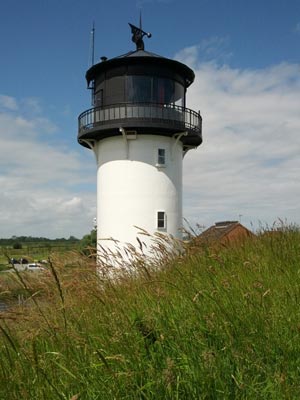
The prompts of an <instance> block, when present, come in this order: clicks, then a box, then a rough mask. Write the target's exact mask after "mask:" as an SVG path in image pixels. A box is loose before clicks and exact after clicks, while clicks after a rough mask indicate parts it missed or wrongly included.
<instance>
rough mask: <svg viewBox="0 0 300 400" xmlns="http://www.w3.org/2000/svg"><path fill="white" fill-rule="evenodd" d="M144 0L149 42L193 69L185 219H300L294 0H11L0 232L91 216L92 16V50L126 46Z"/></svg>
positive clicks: (57, 225)
mask: <svg viewBox="0 0 300 400" xmlns="http://www.w3.org/2000/svg"><path fill="white" fill-rule="evenodd" d="M140 9H142V13H143V27H144V29H145V30H147V31H150V32H151V33H152V35H153V36H152V38H151V39H149V40H148V39H145V46H146V49H147V50H149V51H153V52H155V53H158V54H161V55H163V56H165V57H169V58H176V59H178V60H180V61H182V62H184V63H187V64H188V65H189V66H190V67H192V68H193V69H194V70H195V73H196V80H195V83H194V85H193V87H192V88H190V91H189V92H188V106H189V107H190V108H193V109H195V110H198V109H200V110H201V113H202V116H203V136H204V143H203V145H202V146H200V147H199V149H198V150H196V151H192V152H190V153H189V154H188V155H187V157H186V158H185V161H184V164H185V166H184V215H185V217H186V218H187V219H188V220H189V221H190V222H191V223H192V224H196V223H199V224H200V225H204V226H208V225H210V224H212V223H214V222H215V221H217V220H220V219H221V220H222V219H239V218H241V220H242V223H244V224H245V225H247V226H249V227H251V225H254V226H255V227H256V226H258V225H259V223H260V222H261V223H263V224H269V225H272V223H273V222H274V221H275V220H277V219H278V218H281V219H285V218H286V219H287V220H288V221H290V222H296V223H300V215H299V211H300V210H299V205H298V199H299V195H300V189H299V167H300V163H299V156H298V153H299V150H300V140H299V137H300V113H299V108H300V97H299V96H300V51H299V50H300V49H299V47H300V2H299V1H296V0H295V1H292V0H287V1H279V0H274V1H270V0H268V1H255V0H254V1H251V2H249V1H244V0H239V1H238V0H231V1H229V0H228V1H221V0H219V1H216V0H202V1H194V0H187V1H184V2H183V1H179V0H148V1H147V0H134V1H131V0H129V1H128V0H127V1H116V0H111V1H109V2H101V1H99V0H98V1H95V0H86V1H84V2H83V1H76V0H75V1H74V0H73V1H71V0H60V1H58V0H52V1H44V0H39V1H38V0H28V1H27V2H22V1H20V0H18V1H16V0H10V1H7V0H3V1H2V4H1V14H0V37H1V40H0V52H1V64H0V68H1V74H0V183H1V188H2V190H1V192H0V237H9V236H12V235H23V234H24V235H32V236H48V237H68V236H70V235H75V236H77V237H81V236H83V235H84V234H85V233H87V232H88V231H89V230H90V229H91V228H92V221H93V217H94V216H95V209H96V208H95V207H96V188H95V181H96V166H95V161H94V158H93V154H92V153H91V152H89V151H88V150H86V149H84V148H82V147H81V146H79V145H78V144H77V141H76V135H77V117H78V115H79V114H80V112H82V111H84V110H86V109H88V108H89V107H90V93H89V91H87V90H86V83H85V79H84V75H85V71H86V69H87V68H88V62H89V47H90V31H91V26H92V22H93V21H95V26H96V33H95V56H96V60H97V59H99V58H100V57H101V56H103V55H105V56H107V57H109V58H110V57H114V56H117V55H120V54H123V53H126V52H127V51H129V50H131V49H133V48H134V45H133V43H132V42H131V34H130V30H129V27H128V22H132V23H138V20H139V12H140ZM239 216H241V217H239Z"/></svg>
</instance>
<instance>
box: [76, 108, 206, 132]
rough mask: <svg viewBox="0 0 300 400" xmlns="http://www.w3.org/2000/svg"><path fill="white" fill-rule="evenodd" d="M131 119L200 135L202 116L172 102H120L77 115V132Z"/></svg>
mask: <svg viewBox="0 0 300 400" xmlns="http://www.w3.org/2000/svg"><path fill="white" fill-rule="evenodd" d="M133 119H134V120H135V122H137V123H138V121H143V122H149V123H154V124H155V123H157V124H158V125H161V124H163V125H168V126H169V127H170V128H172V127H174V128H178V127H180V128H182V129H183V130H188V131H194V132H195V134H198V135H201V125H202V118H201V115H200V113H197V112H195V111H193V110H190V109H189V108H185V107H181V106H177V105H173V104H153V103H135V104H131V103H122V104H113V105H109V106H105V107H95V108H90V109H89V110H86V111H84V112H83V113H82V114H80V115H79V117H78V124H79V126H78V128H79V133H84V132H86V131H87V130H89V129H94V128H97V127H101V126H102V125H109V124H112V123H118V122H119V121H120V123H121V122H122V121H124V120H126V121H128V120H133ZM132 122H133V121H132ZM103 128H104V127H103Z"/></svg>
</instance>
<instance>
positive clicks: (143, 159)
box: [78, 24, 202, 254]
mask: <svg viewBox="0 0 300 400" xmlns="http://www.w3.org/2000/svg"><path fill="white" fill-rule="evenodd" d="M130 26H131V30H132V34H133V37H132V40H133V42H134V43H135V44H136V50H134V51H130V52H129V53H127V54H124V55H121V56H119V57H116V58H112V59H106V58H104V57H103V58H102V61H101V62H100V63H98V64H95V65H93V66H92V67H91V68H90V69H89V70H88V71H87V73H86V79H87V84H88V88H90V89H92V92H93V96H92V98H93V101H92V106H93V107H92V108H90V109H89V110H87V111H84V112H83V113H82V114H81V115H80V116H79V132H78V142H79V143H80V144H81V145H83V146H85V147H88V148H91V149H92V150H93V152H94V153H95V156H96V160H97V241H98V246H99V247H98V249H100V248H101V247H102V248H103V247H104V248H106V249H107V248H108V249H110V250H112V251H113V250H114V246H115V244H116V242H117V243H118V247H120V246H122V245H124V246H126V244H128V243H130V244H132V245H133V246H135V247H137V245H138V242H137V237H138V232H139V228H142V229H144V230H145V231H147V232H148V233H149V234H150V235H153V234H154V233H155V232H157V231H159V232H162V233H165V234H168V235H172V236H173V237H175V238H180V237H181V231H182V229H181V228H182V160H183V156H184V155H185V153H186V152H187V151H188V150H189V149H192V148H195V147H197V146H199V145H200V144H201V142H202V134H201V133H202V132H201V125H202V119H201V116H200V113H197V112H195V111H193V110H190V109H188V108H186V91H187V88H188V87H189V86H190V84H191V83H192V82H193V80H194V77H195V75H194V72H193V71H192V70H191V69H190V68H188V67H187V66H186V65H184V64H182V63H180V62H178V61H174V60H171V59H168V58H164V57H161V56H158V55H156V54H154V53H150V52H147V51H145V49H144V43H143V37H144V36H145V35H147V36H148V37H150V36H151V35H150V34H147V33H146V32H144V31H143V30H142V29H141V27H140V28H137V27H135V26H133V25H131V24H130ZM110 239H113V240H110ZM139 239H140V241H142V242H144V243H145V246H144V249H143V251H144V252H145V253H146V254H147V253H148V254H149V253H151V241H152V237H151V236H143V237H140V238H139ZM99 251H100V250H99Z"/></svg>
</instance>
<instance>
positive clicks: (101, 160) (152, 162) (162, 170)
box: [94, 135, 182, 252]
mask: <svg viewBox="0 0 300 400" xmlns="http://www.w3.org/2000/svg"><path fill="white" fill-rule="evenodd" d="M159 149H164V153H165V164H164V165H161V164H158V162H159V161H162V160H158V152H159ZM94 151H95V154H96V158H97V165H98V167H97V230H98V234H97V235H98V243H99V244H100V245H102V246H104V247H106V248H107V247H108V248H111V249H112V250H113V242H111V241H108V240H107V239H110V238H113V239H115V240H118V241H119V242H121V244H123V243H124V244H125V243H131V244H132V245H134V246H135V247H138V242H137V239H136V238H137V233H138V229H137V228H136V227H140V228H142V229H144V230H146V231H147V232H148V233H150V234H151V235H152V234H153V233H155V232H157V231H161V232H165V233H167V234H171V235H173V236H174V237H177V238H180V237H181V226H182V143H181V142H180V140H176V139H175V138H170V137H164V136H159V135H136V136H135V137H134V136H133V137H131V138H129V137H128V138H127V139H126V138H125V137H124V136H117V137H110V138H106V139H103V140H101V141H99V142H97V143H96V144H95V146H94ZM160 153H161V151H160ZM158 212H164V213H165V223H166V225H165V228H160V229H159V228H158V226H157V223H158V222H157V215H158V214H157V213H158ZM140 239H141V240H142V241H143V242H145V243H146V244H147V245H148V248H149V247H150V246H149V245H150V242H151V238H149V237H147V236H144V235H142V236H140ZM146 252H147V251H146Z"/></svg>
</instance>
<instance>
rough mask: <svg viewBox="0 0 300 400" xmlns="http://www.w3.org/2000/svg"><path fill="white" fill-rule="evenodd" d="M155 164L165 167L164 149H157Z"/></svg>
mask: <svg viewBox="0 0 300 400" xmlns="http://www.w3.org/2000/svg"><path fill="white" fill-rule="evenodd" d="M157 164H158V165H165V164H166V149H158V151H157Z"/></svg>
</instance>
